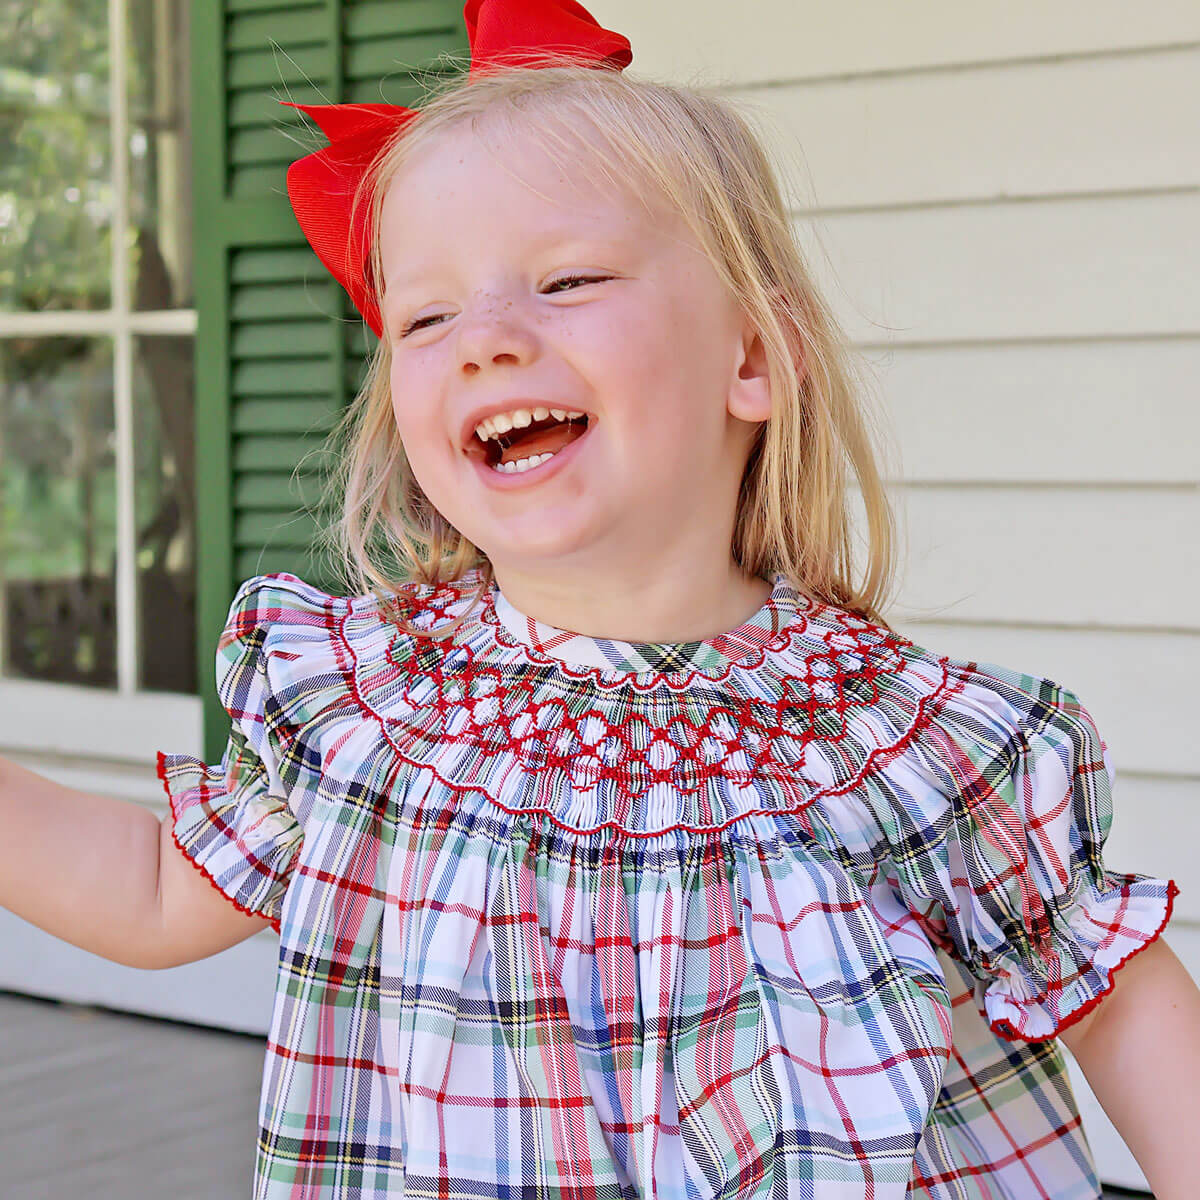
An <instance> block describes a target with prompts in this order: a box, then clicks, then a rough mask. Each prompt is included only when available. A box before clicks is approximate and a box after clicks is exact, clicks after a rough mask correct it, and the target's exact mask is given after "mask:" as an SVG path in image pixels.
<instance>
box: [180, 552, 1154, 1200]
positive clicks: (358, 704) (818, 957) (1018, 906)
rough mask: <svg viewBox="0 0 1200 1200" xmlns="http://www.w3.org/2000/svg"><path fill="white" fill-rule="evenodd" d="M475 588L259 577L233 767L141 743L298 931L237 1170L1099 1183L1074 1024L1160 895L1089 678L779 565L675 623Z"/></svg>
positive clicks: (494, 1191)
mask: <svg viewBox="0 0 1200 1200" xmlns="http://www.w3.org/2000/svg"><path fill="white" fill-rule="evenodd" d="M478 583H479V576H478V573H477V572H475V571H472V572H470V573H469V574H468V575H467V576H466V577H464V579H462V580H460V581H458V582H456V583H448V584H443V585H440V586H437V587H432V586H427V585H419V584H408V585H405V587H404V588H403V589H402V590H401V591H400V592H399V593H398V594H397V595H396V596H394V597H389V598H386V599H385V600H380V599H379V598H376V597H374V596H358V597H349V598H341V597H334V596H330V595H327V594H326V593H324V592H322V591H320V590H318V589H316V588H314V587H312V586H311V585H309V584H307V583H305V582H304V581H302V580H300V579H298V578H296V577H295V576H293V575H289V574H284V573H278V574H272V575H263V576H256V577H254V578H252V579H249V580H247V581H246V582H245V583H244V584H243V585H242V586H241V588H240V589H239V590H238V592H237V595H236V596H235V598H234V600H233V604H232V607H231V609H230V613H229V619H228V623H227V625H226V627H225V630H224V632H223V634H222V636H221V639H220V643H219V649H218V672H217V674H218V683H219V692H220V696H221V699H222V702H223V703H224V705H225V707H226V708H227V710H228V712H229V714H230V717H231V719H232V727H231V731H230V735H229V742H228V746H227V747H226V751H225V754H224V756H223V758H222V761H221V762H220V763H219V764H218V765H214V766H207V765H205V764H204V763H203V762H201V761H199V760H197V759H195V758H192V757H189V756H185V755H179V754H161V753H160V755H159V774H160V776H161V778H162V780H163V783H164V785H165V787H166V790H167V793H168V795H169V797H170V802H171V810H172V818H173V829H174V835H175V839H176V841H177V842H178V844H179V846H180V847H181V848H182V850H183V851H184V853H186V854H187V855H188V857H189V858H190V859H191V860H192V861H194V862H195V864H196V866H197V867H198V868H199V869H200V870H201V871H202V872H203V873H204V875H205V876H206V877H207V878H208V879H209V881H210V882H211V883H212V884H213V885H214V886H215V887H217V888H218V889H219V890H220V891H221V892H222V893H223V894H224V895H225V896H227V897H228V898H229V900H230V901H231V902H232V903H233V904H235V905H236V906H237V907H238V908H239V909H241V910H243V911H245V912H248V913H256V914H260V915H265V916H266V917H268V918H270V920H271V923H272V924H273V925H274V927H275V928H276V929H277V931H278V932H279V936H280V941H279V957H278V981H277V987H276V992H275V1001H274V1007H273V1012H272V1018H271V1026H270V1034H269V1038H268V1041H267V1048H266V1061H265V1069H264V1074H263V1083H262V1092H261V1098H260V1104H259V1131H258V1138H257V1153H256V1162H255V1171H254V1178H253V1197H254V1198H255V1200H368V1198H372V1197H398V1196H409V1197H427V1198H429V1200H434V1198H436V1200H626V1198H630V1200H632V1198H633V1197H655V1198H657V1200H709V1198H712V1200H716V1198H720V1200H735V1198H737V1200H751V1198H755V1200H781V1198H783V1197H797V1198H799V1197H805V1198H806V1200H814V1198H815V1200H864V1198H870V1200H891V1198H899V1197H903V1196H917V1197H927V1198H930V1200H985V1198H986V1200H1038V1198H1046V1200H1051V1198H1052V1200H1090V1198H1094V1197H1097V1196H1098V1195H1099V1194H1100V1186H1099V1183H1098V1181H1097V1176H1096V1172H1095V1168H1094V1165H1093V1161H1092V1157H1091V1153H1090V1150H1089V1147H1088V1143H1087V1140H1086V1138H1085V1136H1084V1131H1083V1128H1082V1126H1081V1124H1080V1118H1079V1114H1078V1110H1077V1108H1076V1105H1075V1100H1074V1097H1073V1096H1072V1093H1071V1088H1070V1085H1069V1080H1068V1076H1067V1073H1066V1069H1065V1064H1064V1058H1063V1054H1062V1051H1061V1049H1060V1044H1059V1042H1058V1041H1057V1040H1056V1035H1057V1034H1058V1033H1059V1032H1060V1031H1061V1030H1062V1029H1063V1028H1065V1027H1066V1026H1067V1025H1069V1024H1071V1023H1072V1022H1073V1021H1075V1020H1077V1019H1078V1018H1079V1017H1081V1016H1082V1015H1083V1014H1084V1013H1085V1012H1087V1011H1089V1009H1090V1008H1092V1007H1094V1006H1095V1005H1096V1004H1097V1003H1098V1002H1099V1000H1100V999H1101V998H1102V997H1103V996H1104V995H1105V994H1106V993H1107V992H1108V991H1110V990H1111V988H1112V986H1113V982H1114V980H1113V973H1114V972H1115V971H1116V970H1117V968H1119V967H1120V966H1121V965H1122V964H1123V963H1124V962H1125V961H1126V960H1127V959H1129V958H1130V957H1131V956H1132V955H1134V954H1136V953H1137V952H1138V951H1139V950H1141V949H1142V948H1144V947H1145V946H1146V945H1148V944H1149V943H1150V942H1151V941H1152V940H1153V939H1154V938H1155V937H1156V936H1157V935H1158V934H1159V933H1161V932H1162V930H1163V928H1164V926H1165V925H1166V923H1167V921H1168V920H1169V918H1170V914H1171V907H1172V900H1173V897H1174V896H1175V895H1176V894H1177V892H1178V888H1177V887H1176V885H1175V883H1174V881H1173V880H1164V879H1157V878H1152V877H1150V876H1147V875H1134V874H1121V873H1118V872H1114V871H1111V870H1108V869H1107V868H1106V867H1105V865H1104V863H1103V860H1102V850H1103V845H1104V841H1105V838H1106V837H1107V836H1108V832H1109V828H1110V825H1111V821H1112V805H1111V799H1110V787H1111V783H1112V778H1113V773H1112V767H1111V764H1110V762H1109V758H1108V754H1107V748H1106V746H1105V743H1104V742H1103V741H1102V740H1101V738H1100V735H1099V733H1098V732H1097V730H1096V727H1095V725H1094V724H1093V722H1092V719H1091V717H1090V716H1089V715H1088V713H1087V711H1086V710H1085V709H1084V708H1083V707H1082V705H1081V704H1080V702H1079V700H1078V698H1077V697H1076V696H1075V695H1074V694H1073V693H1072V692H1070V691H1068V690H1067V689H1066V688H1065V687H1063V686H1061V685H1060V684H1058V683H1055V682H1052V681H1051V680H1049V679H1045V678H1042V677H1040V676H1037V675H1028V674H1023V673H1020V672H1017V671H1013V670H1009V669H1006V668H1003V667H999V666H995V665H992V664H987V663H978V662H974V661H970V662H968V661H961V660H955V659H952V658H948V657H945V656H942V655H938V654H935V653H933V652H932V651H929V650H926V649H924V648H922V647H920V646H918V645H916V644H914V643H912V642H910V641H908V640H906V639H904V638H902V637H900V636H897V635H894V634H892V633H891V632H890V631H888V630H887V629H886V628H883V627H881V626H878V625H875V624H872V623H869V622H867V621H865V620H863V619H861V618H860V617H858V616H856V615H854V614H851V613H848V612H847V611H845V610H843V609H839V608H833V607H829V606H825V605H821V604H818V603H816V602H814V601H812V600H811V599H810V598H808V597H806V596H804V595H803V594H802V593H800V592H799V591H797V590H795V589H793V588H792V587H791V586H790V585H789V584H788V582H787V581H786V579H785V578H784V577H783V576H782V575H781V574H780V575H776V576H774V578H773V591H772V594H771V596H770V598H769V599H768V600H767V602H766V603H765V604H764V606H763V607H762V608H761V609H760V610H759V612H757V613H756V614H755V615H754V616H753V617H751V618H750V619H749V620H748V621H747V622H746V623H745V624H744V625H741V626H739V627H738V628H736V629H733V630H730V631H729V632H727V633H725V634H722V635H720V636H717V637H714V638H711V639H709V640H707V641H701V642H692V643H686V644H669V645H668V644H651V643H629V642H620V641H615V640H610V639H603V638H593V637H587V636H582V635H578V634H573V633H570V632H567V631H564V630H559V629H555V628H553V627H551V626H548V625H546V624H544V623H542V622H539V621H536V620H534V619H532V618H528V617H526V616H524V615H523V614H522V613H520V612H518V611H517V610H516V609H515V608H514V607H513V606H512V605H511V603H509V601H508V600H507V598H506V597H505V596H504V595H503V594H502V593H501V592H500V591H499V590H498V589H497V587H496V585H495V584H494V583H493V584H492V586H491V587H490V588H489V589H487V590H486V591H485V593H484V595H483V597H482V599H480V600H475V598H474V591H475V588H476V585H477V584H478ZM473 601H474V602H473ZM397 612H400V613H402V614H403V615H404V616H405V617H406V618H407V619H408V620H409V621H410V622H412V624H413V625H414V626H415V627H416V629H417V631H418V632H417V633H416V634H413V633H408V632H405V631H403V630H402V629H401V628H400V627H399V625H398V624H397V623H396V622H395V620H394V619H393V618H394V617H395V615H396V613H397ZM456 617H461V618H463V619H462V621H461V623H460V624H459V625H458V626H457V628H456V629H453V630H451V631H449V632H446V631H442V630H441V626H443V625H445V624H446V623H447V622H448V621H450V620H451V619H452V618H456ZM427 631H430V632H427Z"/></svg>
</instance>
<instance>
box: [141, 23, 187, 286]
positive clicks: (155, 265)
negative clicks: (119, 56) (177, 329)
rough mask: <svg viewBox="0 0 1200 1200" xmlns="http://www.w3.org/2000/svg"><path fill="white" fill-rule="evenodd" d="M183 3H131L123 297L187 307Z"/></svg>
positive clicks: (185, 63) (185, 112) (185, 80)
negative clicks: (126, 256) (127, 258)
mask: <svg viewBox="0 0 1200 1200" xmlns="http://www.w3.org/2000/svg"><path fill="white" fill-rule="evenodd" d="M187 18H188V4H187V3H186V0H129V14H128V22H127V25H126V28H127V30H128V34H129V36H128V50H129V63H128V73H129V74H128V78H129V222H130V237H129V246H130V261H129V284H130V290H129V294H130V296H131V297H132V300H131V303H132V305H133V307H134V308H135V309H141V310H146V309H160V308H190V307H191V306H192V304H193V303H194V290H193V287H192V241H191V236H190V231H191V224H192V175H191V153H192V147H191V128H190V124H189V120H188V117H189V113H190V107H189V103H188V99H189V97H188V63H189V58H190V55H189V49H188V19H187Z"/></svg>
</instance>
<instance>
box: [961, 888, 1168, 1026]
mask: <svg viewBox="0 0 1200 1200" xmlns="http://www.w3.org/2000/svg"><path fill="white" fill-rule="evenodd" d="M1108 878H1109V880H1110V881H1111V882H1113V883H1114V884H1115V885H1116V886H1114V887H1113V888H1110V889H1109V890H1107V891H1105V892H1102V893H1094V892H1093V893H1092V894H1091V897H1090V901H1089V903H1088V904H1086V905H1084V904H1078V905H1076V906H1075V907H1074V909H1073V910H1072V911H1071V913H1070V914H1069V915H1068V917H1067V926H1066V928H1065V929H1062V930H1057V931H1056V936H1054V937H1052V938H1051V939H1049V940H1048V941H1047V942H1046V943H1044V944H1043V945H1042V946H1040V947H1039V948H1038V949H1039V954H1040V956H1041V959H1042V961H1044V963H1045V964H1046V974H1045V978H1044V979H1039V980H1036V981H1035V980H1032V979H1031V978H1030V975H1029V973H1028V971H1027V969H1026V968H1025V967H1024V966H1023V965H1022V960H1021V959H1019V958H1016V957H1014V958H1012V959H1011V960H1009V962H1006V964H1005V968H1006V969H1004V970H1003V972H1002V973H1000V974H999V975H998V976H997V978H995V979H994V980H993V981H992V982H991V983H989V984H988V986H987V988H986V990H985V991H984V994H983V1003H984V1009H985V1014H986V1017H987V1021H988V1025H989V1026H990V1027H991V1029H992V1030H993V1032H995V1033H997V1034H999V1035H1000V1036H1001V1037H1003V1038H1005V1039H1007V1040H1008V1041H1025V1042H1036V1041H1045V1040H1047V1039H1049V1038H1054V1037H1058V1036H1060V1035H1061V1033H1062V1031H1063V1030H1064V1029H1067V1028H1069V1027H1070V1026H1071V1025H1074V1024H1075V1022H1077V1021H1080V1020H1082V1019H1083V1018H1084V1016H1086V1015H1087V1014H1088V1013H1089V1012H1091V1010H1092V1009H1093V1008H1095V1007H1096V1006H1097V1005H1098V1004H1099V1003H1100V1002H1101V1000H1103V999H1104V997H1105V996H1107V995H1108V994H1109V992H1111V991H1112V990H1113V987H1114V986H1115V984H1116V978H1115V976H1116V973H1117V971H1119V970H1120V969H1121V967H1123V966H1124V965H1125V964H1126V963H1127V962H1128V961H1129V960H1130V959H1131V958H1133V957H1134V956H1135V955H1136V954H1138V953H1139V952H1140V951H1142V950H1144V949H1145V948H1146V947H1147V946H1149V945H1150V943H1151V942H1153V941H1154V940H1155V939H1156V938H1157V937H1158V936H1159V935H1160V934H1161V933H1162V932H1163V930H1164V929H1165V928H1166V926H1167V923H1168V922H1169V921H1170V919H1171V911H1172V908H1173V907H1174V903H1175V897H1176V896H1177V895H1178V894H1179V888H1178V886H1177V885H1176V883H1175V881H1174V880H1173V879H1156V878H1153V877H1152V876H1148V875H1124V874H1118V873H1112V874H1110V875H1109V877H1108ZM1010 967H1011V969H1009V968H1010Z"/></svg>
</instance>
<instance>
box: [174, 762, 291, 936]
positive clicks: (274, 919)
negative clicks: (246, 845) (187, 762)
mask: <svg viewBox="0 0 1200 1200" xmlns="http://www.w3.org/2000/svg"><path fill="white" fill-rule="evenodd" d="M185 757H186V756H184V755H178V754H171V755H168V754H164V753H163V751H161V750H159V751H158V759H157V763H156V771H157V774H158V778H159V780H160V781H161V783H162V785H163V790H164V791H165V792H166V793H167V803H168V804H169V806H170V810H171V840H172V841H173V842H174V843H175V845H176V846H178V847H179V851H180V853H181V854H182V855H183V856H184V858H186V859H187V860H188V862H190V863H191V864H192V866H193V867H195V868H196V870H197V871H199V872H200V874H201V875H202V876H203V877H204V879H205V880H207V882H208V884H209V886H211V887H212V888H213V889H214V890H215V891H217V892H220V894H221V895H222V896H224V897H225V899H226V900H228V901H229V903H230V904H232V905H233V907H234V908H236V909H237V911H238V912H240V913H244V914H245V915H246V916H248V917H258V918H259V919H260V920H265V921H268V922H270V925H271V928H272V929H273V930H274V931H275V932H276V933H279V932H280V930H281V924H282V923H281V920H280V917H279V916H278V914H274V913H265V912H258V911H256V910H255V909H252V908H247V907H246V905H244V904H243V903H242V902H241V901H240V900H238V899H237V897H236V896H231V895H230V894H229V893H228V892H227V891H226V890H225V889H224V888H223V887H221V885H220V884H219V883H218V882H217V881H216V879H215V878H214V876H213V873H212V871H211V870H210V869H209V868H208V867H207V866H205V865H204V863H202V862H200V861H198V859H197V858H196V849H195V847H189V846H185V845H184V843H183V842H182V841H181V840H180V838H179V822H180V818H181V815H182V809H181V807H180V804H179V796H178V795H177V793H176V792H174V791H172V789H171V783H170V779H169V777H168V774H167V762H168V759H171V760H177V759H180V758H185Z"/></svg>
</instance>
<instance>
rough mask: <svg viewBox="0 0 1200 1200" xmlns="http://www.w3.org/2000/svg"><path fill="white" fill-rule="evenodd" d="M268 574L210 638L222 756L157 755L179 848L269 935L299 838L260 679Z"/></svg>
mask: <svg viewBox="0 0 1200 1200" xmlns="http://www.w3.org/2000/svg"><path fill="white" fill-rule="evenodd" d="M272 613H274V614H276V615H277V614H278V613H279V608H278V607H277V606H274V604H273V602H272V601H271V600H270V588H269V580H268V579H267V577H264V576H254V577H253V578H251V579H248V580H246V581H245V582H244V583H243V584H242V585H241V587H240V588H239V589H238V591H237V594H236V595H235V596H234V599H233V603H232V604H231V605H230V609H229V615H228V617H227V618H226V622H225V628H224V629H223V630H222V632H221V636H220V638H219V640H218V643H217V659H216V662H217V670H216V676H217V694H218V696H219V697H220V700H221V704H222V705H223V706H224V708H225V711H226V712H228V713H229V716H230V718H231V719H232V727H231V729H230V733H229V740H228V742H227V743H226V746H225V750H224V752H223V754H222V757H221V761H220V763H219V764H218V765H216V766H206V765H205V764H204V763H203V762H202V761H201V760H200V759H197V758H193V757H191V756H190V755H186V754H164V753H162V752H161V751H160V752H159V754H158V776H159V778H160V779H161V780H162V783H163V786H164V788H165V789H166V792H167V796H168V798H169V800H170V805H171V819H172V834H173V836H174V839H175V842H176V844H177V845H178V846H179V848H180V850H182V851H183V853H184V854H185V855H186V856H187V857H188V858H189V859H190V860H191V861H192V862H193V863H194V864H195V865H196V866H197V867H198V868H199V870H200V871H201V872H202V873H203V874H204V876H205V877H206V878H207V879H208V880H209V882H210V883H212V884H213V886H214V887H216V888H217V889H218V890H219V891H220V892H222V893H223V894H224V895H225V896H226V897H227V898H228V899H229V900H230V901H232V903H233V904H234V905H235V907H237V908H238V909H239V910H240V911H242V912H245V913H247V914H250V915H255V916H262V917H267V918H268V919H269V920H270V922H271V925H272V927H273V928H274V929H275V931H276V932H277V933H278V932H279V929H280V910H281V907H282V904H283V896H284V893H285V892H286V890H287V886H288V883H289V881H290V878H291V874H292V869H293V866H294V864H295V861H296V858H297V856H298V854H299V850H300V846H301V843H302V842H303V829H302V827H301V825H300V822H299V821H298V819H297V817H296V815H295V813H294V812H293V811H292V810H291V808H290V807H289V805H288V786H287V784H286V783H285V780H284V778H283V770H282V768H283V763H282V758H283V756H284V754H285V753H286V751H285V749H284V748H283V744H282V743H283V741H284V740H286V735H287V731H286V728H285V727H284V725H283V722H282V717H281V715H280V710H279V707H278V705H277V704H276V703H275V702H274V701H273V699H272V696H271V692H270V689H269V687H268V684H267V671H266V656H265V654H264V649H263V646H264V641H265V638H266V634H267V629H268V628H269V624H270V620H271V615H272Z"/></svg>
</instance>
